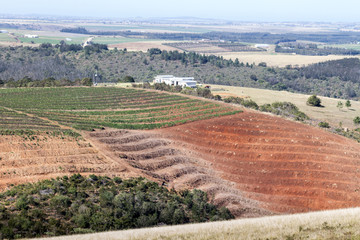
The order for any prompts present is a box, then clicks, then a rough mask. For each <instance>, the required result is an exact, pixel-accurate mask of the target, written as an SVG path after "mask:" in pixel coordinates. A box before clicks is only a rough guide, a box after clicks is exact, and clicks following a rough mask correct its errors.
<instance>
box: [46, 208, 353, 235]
mask: <svg viewBox="0 0 360 240" xmlns="http://www.w3.org/2000/svg"><path fill="white" fill-rule="evenodd" d="M359 223H360V209H359V208H353V209H344V210H333V211H323V212H313V213H306V214H294V215H287V216H284V215H283V216H273V217H263V218H254V219H241V220H232V221H223V222H212V223H200V224H188V225H178V226H166V227H156V228H143V229H135V230H126V231H117V232H104V233H97V234H87V235H75V236H67V237H57V238H45V239H54V240H56V239H63V240H73V239H77V240H95V239H107V240H117V239H122V240H126V239H131V240H140V239H148V240H150V239H151V240H155V239H184V240H202V239H204V240H205V239H206V240H209V239H210V240H213V239H214V240H215V239H224V240H230V239H231V240H235V239H243V240H247V239H249V240H250V239H279V240H280V239H329V240H330V239H331V240H332V239H359V237H360V231H359V229H360V224H359Z"/></svg>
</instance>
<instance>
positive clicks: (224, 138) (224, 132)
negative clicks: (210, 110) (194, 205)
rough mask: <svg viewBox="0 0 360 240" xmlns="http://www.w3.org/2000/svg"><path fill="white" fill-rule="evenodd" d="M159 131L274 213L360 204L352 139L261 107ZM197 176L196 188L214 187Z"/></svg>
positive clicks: (358, 153) (358, 154)
mask: <svg viewBox="0 0 360 240" xmlns="http://www.w3.org/2000/svg"><path fill="white" fill-rule="evenodd" d="M158 132H161V134H162V136H164V137H166V138H167V139H172V140H174V141H180V142H182V143H184V144H185V145H184V146H185V147H184V148H185V149H187V151H191V152H195V153H197V155H198V156H201V157H202V158H203V159H204V160H205V161H206V162H207V163H208V166H211V167H210V168H211V169H212V170H213V171H215V172H217V173H218V174H220V176H221V177H222V179H224V180H227V181H229V182H232V183H233V186H234V187H235V188H236V189H238V190H241V192H242V195H241V196H243V197H245V198H248V199H253V200H257V201H258V202H259V205H258V206H261V207H262V208H265V209H267V210H270V211H272V212H282V213H286V212H293V213H294V212H307V211H315V210H323V209H335V208H345V207H355V206H359V201H360V193H359V175H358V165H359V164H360V145H359V144H358V143H357V142H355V141H352V140H350V139H347V138H344V137H341V136H338V135H334V134H331V133H328V132H326V131H323V130H321V129H318V128H314V127H309V126H307V125H304V124H301V123H296V122H291V121H287V120H284V119H282V118H279V117H273V116H269V115H265V114H261V113H256V112H244V113H240V114H236V115H233V116H226V117H221V118H215V119H210V120H204V121H198V122H194V123H190V124H185V125H181V126H176V127H172V128H166V129H161V130H158ZM189 176H191V174H189ZM192 181H193V185H192V187H196V188H200V189H202V188H207V187H209V186H206V181H205V184H204V181H199V180H198V179H196V178H195V177H193V178H192ZM174 184H175V185H176V182H175V183H174ZM205 186H206V187H205ZM213 186H214V187H216V184H213ZM217 191H220V192H221V189H216V188H215V190H214V191H213V193H216V192H217ZM225 199H227V201H230V202H231V198H230V197H228V198H225ZM234 202H236V200H234Z"/></svg>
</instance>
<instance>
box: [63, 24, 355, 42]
mask: <svg viewBox="0 0 360 240" xmlns="http://www.w3.org/2000/svg"><path fill="white" fill-rule="evenodd" d="M61 31H62V32H70V33H79V34H91V35H110V36H116V35H117V36H124V37H140V36H141V37H145V38H149V39H163V40H177V41H179V40H201V39H210V40H220V39H221V40H226V41H230V42H249V43H266V44H278V43H281V42H294V41H296V40H304V41H312V42H324V43H332V44H341V43H349V42H357V41H359V39H360V33H357V32H330V33H316V34H314V33H301V34H295V33H284V34H272V33H267V32H253V33H238V32H217V31H213V32H207V33H154V32H145V33H144V32H133V31H91V32H90V31H88V30H87V29H85V28H82V27H78V28H64V29H62V30H61Z"/></svg>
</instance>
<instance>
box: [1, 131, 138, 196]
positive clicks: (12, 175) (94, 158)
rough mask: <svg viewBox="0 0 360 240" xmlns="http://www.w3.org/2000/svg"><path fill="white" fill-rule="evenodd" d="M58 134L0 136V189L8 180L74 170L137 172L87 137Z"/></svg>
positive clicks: (22, 180) (20, 180) (26, 179)
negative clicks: (116, 160) (97, 146)
mask: <svg viewBox="0 0 360 240" xmlns="http://www.w3.org/2000/svg"><path fill="white" fill-rule="evenodd" d="M24 134H25V133H24ZM59 134H60V135H54V134H53V133H49V134H45V133H43V134H42V135H28V136H27V135H23V136H18V135H3V136H0V191H1V190H3V189H5V188H6V187H7V186H9V185H11V184H20V183H27V182H33V181H37V180H40V179H48V178H52V177H54V178H55V177H57V176H64V175H67V174H73V173H82V174H84V175H88V174H103V175H104V174H106V175H111V176H124V177H129V176H136V175H131V173H130V172H129V171H128V170H127V168H126V166H124V165H121V164H120V163H118V162H115V161H113V160H112V159H109V158H107V157H105V156H104V155H103V154H102V153H100V152H99V150H97V149H96V148H94V147H93V146H92V145H91V144H90V143H89V142H88V141H86V140H84V139H82V138H78V139H75V138H73V137H69V136H64V135H62V134H61V133H59Z"/></svg>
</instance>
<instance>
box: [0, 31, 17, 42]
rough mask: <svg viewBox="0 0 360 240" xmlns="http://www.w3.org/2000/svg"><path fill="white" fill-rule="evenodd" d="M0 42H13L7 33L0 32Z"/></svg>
mask: <svg viewBox="0 0 360 240" xmlns="http://www.w3.org/2000/svg"><path fill="white" fill-rule="evenodd" d="M0 42H15V39H13V38H11V37H10V36H9V35H8V34H7V33H0Z"/></svg>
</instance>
